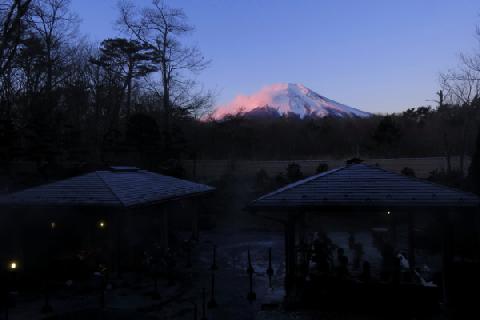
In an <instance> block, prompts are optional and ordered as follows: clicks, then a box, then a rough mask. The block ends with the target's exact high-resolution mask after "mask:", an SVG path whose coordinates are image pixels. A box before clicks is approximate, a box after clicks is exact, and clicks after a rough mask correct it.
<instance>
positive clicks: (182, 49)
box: [118, 0, 208, 143]
mask: <svg viewBox="0 0 480 320" xmlns="http://www.w3.org/2000/svg"><path fill="white" fill-rule="evenodd" d="M118 23H119V25H120V26H121V27H123V29H124V30H125V31H126V32H128V33H129V34H130V35H131V36H133V37H135V38H136V39H137V40H138V41H140V42H142V43H143V44H145V45H148V46H149V47H151V48H152V50H153V53H154V56H153V58H154V62H155V63H156V64H157V65H158V71H159V73H160V79H161V90H158V89H157V90H156V92H157V93H159V94H160V95H161V97H162V102H163V108H164V110H163V113H164V130H165V134H166V142H167V143H169V136H170V130H171V117H172V108H173V107H175V105H174V104H173V103H172V97H173V96H174V95H175V92H176V93H181V94H183V93H184V92H185V90H187V88H189V87H191V86H192V82H191V80H188V77H187V74H188V73H197V72H200V71H202V70H203V69H204V68H205V67H206V66H207V64H208V61H207V60H206V59H205V58H204V57H203V56H202V54H201V53H200V51H199V50H198V48H197V47H195V46H186V45H184V44H183V43H182V41H181V38H182V36H184V35H186V34H188V33H190V32H191V31H192V30H193V27H192V26H190V25H189V24H188V23H187V17H186V15H185V13H184V12H183V10H182V9H177V8H171V7H168V6H167V5H166V4H165V3H164V2H163V1H161V0H153V1H152V6H151V7H146V8H143V9H140V10H139V9H138V8H136V7H135V6H134V5H133V3H132V2H130V1H125V2H122V3H120V18H119V21H118Z"/></svg>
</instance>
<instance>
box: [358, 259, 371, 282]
mask: <svg viewBox="0 0 480 320" xmlns="http://www.w3.org/2000/svg"><path fill="white" fill-rule="evenodd" d="M371 279H372V272H371V268H370V262H368V261H364V262H363V267H362V273H361V274H360V280H362V281H364V282H369V281H370V280H371Z"/></svg>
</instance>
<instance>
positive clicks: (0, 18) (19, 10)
mask: <svg viewBox="0 0 480 320" xmlns="http://www.w3.org/2000/svg"><path fill="white" fill-rule="evenodd" d="M31 2H32V0H13V1H10V0H2V1H1V2H0V23H1V29H0V74H3V72H4V71H5V70H6V69H7V68H8V67H9V66H10V64H11V62H12V60H13V57H14V55H15V53H16V50H17V46H18V44H19V43H20V40H21V37H22V34H23V32H24V30H25V28H24V25H23V22H24V21H23V19H24V17H25V16H26V14H27V12H28V9H29V7H30V4H31Z"/></svg>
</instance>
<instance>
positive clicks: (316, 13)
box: [72, 0, 480, 113]
mask: <svg viewBox="0 0 480 320" xmlns="http://www.w3.org/2000/svg"><path fill="white" fill-rule="evenodd" d="M134 2H135V3H137V4H138V5H148V4H149V3H150V0H135V1H134ZM167 3H168V4H169V5H170V6H172V7H180V8H183V9H184V10H185V12H186V14H187V16H188V17H189V21H190V23H191V24H192V25H194V26H195V32H194V33H193V34H192V35H190V36H189V37H188V40H187V41H191V42H193V43H195V44H197V45H198V47H199V48H200V49H201V50H202V52H203V54H204V55H205V56H206V57H207V58H208V59H210V60H211V61H212V62H211V65H210V66H209V67H208V69H206V70H205V71H203V72H202V73H201V74H200V75H199V76H198V77H197V80H198V81H199V82H200V83H201V84H203V87H204V88H206V89H211V90H214V91H215V92H216V93H217V99H216V102H217V104H223V103H226V102H229V101H231V100H233V98H234V97H235V96H236V95H237V94H252V93H254V92H256V91H258V90H260V89H261V88H262V87H263V86H266V85H269V84H272V83H277V82H292V83H302V84H304V85H305V86H307V87H309V88H311V89H312V90H314V91H316V92H317V93H319V94H321V95H324V96H326V97H328V98H330V99H333V100H336V101H338V102H341V103H344V104H347V105H350V106H352V107H358V108H360V109H362V110H365V111H369V112H375V113H378V112H381V113H391V112H398V111H402V110H405V109H406V108H409V107H413V106H419V105H427V104H432V102H430V101H429V100H431V99H434V98H435V92H436V91H438V89H439V80H438V78H439V73H440V72H442V71H446V70H448V69H449V68H452V67H455V66H456V65H457V64H458V55H459V53H460V52H473V51H474V50H480V45H479V42H478V41H477V39H476V38H475V28H476V25H480V15H479V14H480V1H478V0H476V1H474V0H451V1H447V0H403V1H400V0H398V1H385V0H383V1H382V0H363V1H355V0H336V1H334V0H329V1H327V0H318V1H315V0H295V1H294V0H241V1H240V0H237V1H234V0H168V1H167ZM72 11H74V12H76V13H77V14H78V15H79V17H80V18H81V19H82V23H81V25H80V30H81V31H82V33H83V34H85V35H86V36H87V37H88V38H89V39H91V40H94V41H101V40H103V39H105V38H108V37H114V36H116V35H119V33H118V31H116V29H115V26H114V22H115V20H116V18H117V17H118V10H117V0H72Z"/></svg>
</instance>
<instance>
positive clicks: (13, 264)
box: [8, 261, 18, 271]
mask: <svg viewBox="0 0 480 320" xmlns="http://www.w3.org/2000/svg"><path fill="white" fill-rule="evenodd" d="M8 268H9V269H10V270H12V271H15V270H17V268H18V264H17V261H10V263H9V265H8Z"/></svg>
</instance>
